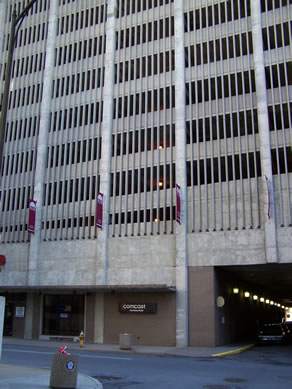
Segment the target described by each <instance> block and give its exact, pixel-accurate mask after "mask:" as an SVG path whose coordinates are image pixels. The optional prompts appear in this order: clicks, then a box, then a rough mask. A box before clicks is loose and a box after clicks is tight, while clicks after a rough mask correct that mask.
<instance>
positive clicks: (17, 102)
mask: <svg viewBox="0 0 292 389" xmlns="http://www.w3.org/2000/svg"><path fill="white" fill-rule="evenodd" d="M41 99H42V84H37V85H32V86H27V87H24V88H21V89H15V90H14V91H13V92H12V93H11V94H10V97H9V105H8V108H9V109H11V108H16V107H17V108H19V107H24V106H25V105H30V104H38V103H39V102H40V101H41Z"/></svg>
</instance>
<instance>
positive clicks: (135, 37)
mask: <svg viewBox="0 0 292 389" xmlns="http://www.w3.org/2000/svg"><path fill="white" fill-rule="evenodd" d="M170 36H174V17H173V16H172V17H171V18H165V19H160V20H159V21H158V20H155V21H154V22H149V23H144V24H142V25H138V26H133V27H132V28H131V29H130V28H127V29H126V30H120V31H117V32H116V50H118V49H124V48H126V47H130V46H135V45H140V44H142V43H146V42H151V41H154V40H157V39H164V38H169V37H170Z"/></svg>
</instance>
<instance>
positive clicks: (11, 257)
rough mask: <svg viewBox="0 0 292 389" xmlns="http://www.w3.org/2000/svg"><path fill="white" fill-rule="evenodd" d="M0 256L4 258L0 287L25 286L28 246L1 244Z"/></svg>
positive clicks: (0, 274) (25, 244)
mask: <svg viewBox="0 0 292 389" xmlns="http://www.w3.org/2000/svg"><path fill="white" fill-rule="evenodd" d="M1 254H3V255H5V256H6V264H5V266H4V267H3V269H2V271H1V273H0V285H5V286H18V285H26V283H27V266H28V254H29V245H28V244H27V243H18V244H16V243H10V244H1Z"/></svg>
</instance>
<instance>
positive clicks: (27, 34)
mask: <svg viewBox="0 0 292 389" xmlns="http://www.w3.org/2000/svg"><path fill="white" fill-rule="evenodd" d="M46 38H47V24H46V23H42V24H38V25H37V26H36V25H35V26H32V27H28V28H24V29H22V30H20V32H19V34H18V39H16V42H15V47H21V46H26V45H30V44H31V43H36V42H39V41H41V40H42V41H43V40H45V39H46ZM8 42H9V39H8V40H7V48H6V50H8Z"/></svg>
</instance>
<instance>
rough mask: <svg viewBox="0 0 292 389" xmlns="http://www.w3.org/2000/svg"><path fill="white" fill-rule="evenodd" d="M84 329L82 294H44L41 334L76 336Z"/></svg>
mask: <svg viewBox="0 0 292 389" xmlns="http://www.w3.org/2000/svg"><path fill="white" fill-rule="evenodd" d="M82 330H84V296H83V295H45V296H44V310H43V335H63V336H78V335H79V334H80V331H82Z"/></svg>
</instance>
